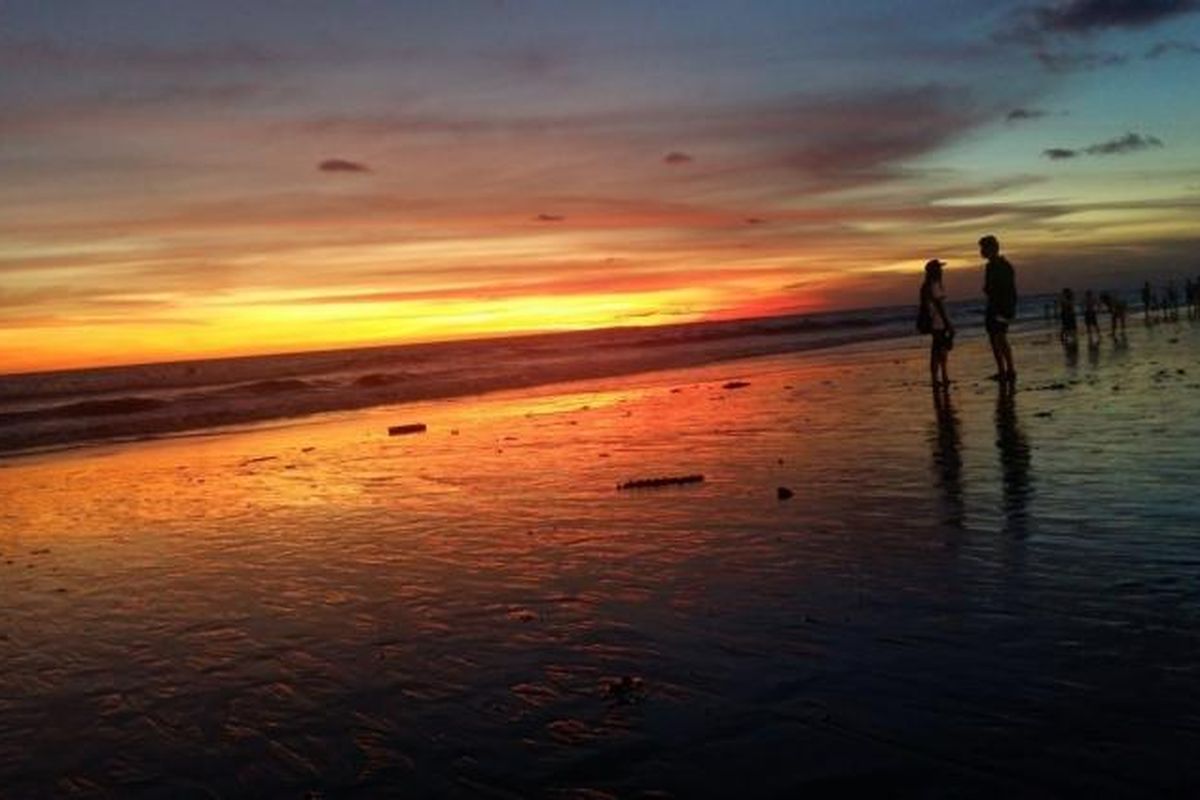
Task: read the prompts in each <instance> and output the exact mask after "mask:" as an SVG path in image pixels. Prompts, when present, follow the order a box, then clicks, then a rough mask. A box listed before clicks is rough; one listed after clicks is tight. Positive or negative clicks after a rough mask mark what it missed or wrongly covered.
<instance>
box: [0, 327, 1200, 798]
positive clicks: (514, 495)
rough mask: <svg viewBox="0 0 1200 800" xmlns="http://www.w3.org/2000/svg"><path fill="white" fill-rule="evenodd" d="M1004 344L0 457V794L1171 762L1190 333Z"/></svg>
mask: <svg viewBox="0 0 1200 800" xmlns="http://www.w3.org/2000/svg"><path fill="white" fill-rule="evenodd" d="M1013 342H1014V349H1015V352H1016V361H1017V369H1018V371H1019V379H1018V383H1017V387H1016V391H1015V392H1011V393H1009V392H1006V391H1004V390H1003V389H1002V388H1000V387H999V386H998V385H997V384H996V383H994V382H992V381H989V380H987V377H986V376H987V375H988V374H989V373H990V372H992V371H994V370H993V365H992V363H991V356H990V354H989V353H988V352H987V346H986V343H985V342H984V341H983V340H982V338H980V336H979V335H978V334H977V333H976V334H971V335H967V336H965V337H964V340H963V341H961V342H959V343H958V344H957V345H956V347H955V349H954V352H953V353H952V354H951V360H950V374H951V376H952V377H953V378H954V379H955V381H956V383H955V384H954V386H953V387H952V389H951V390H950V392H949V393H948V396H947V397H946V398H945V399H941V400H939V399H938V396H937V395H936V394H934V393H932V392H931V390H930V388H929V386H928V353H927V349H926V345H925V343H924V341H923V340H921V339H919V338H918V337H915V336H913V337H906V338H900V339H886V340H880V341H872V342H862V343H857V344H854V345H850V346H846V347H839V348H834V349H828V350H818V351H812V352H804V353H784V354H773V355H768V356H762V357H756V358H752V359H743V360H729V361H723V362H720V363H715V364H709V365H704V366H691V367H687V368H683V369H672V370H661V371H651V372H643V373H640V374H637V375H632V376H622V377H601V378H597V379H591V380H581V381H571V382H566V383H558V384H551V385H545V386H538V387H532V388H528V387H527V388H521V389H514V390H508V391H498V392H492V393H488V394H484V395H479V396H469V397H457V398H451V399H442V400H429V401H422V402H414V403H405V404H397V405H390V406H379V407H374V408H366V409H358V410H347V411H337V412H332V413H326V414H317V415H313V416H307V417H302V418H297V419H293V420H284V421H273V422H270V423H264V424H260V425H258V426H247V427H243V428H236V429H220V430H209V431H203V432H199V433H193V434H191V435H184V436H178V437H173V438H164V439H159V440H154V441H147V442H131V443H107V444H97V445H93V446H88V447H82V448H79V449H75V450H68V451H64V452H58V453H49V454H43V455H33V456H24V457H14V458H8V459H4V460H0V497H2V498H3V504H2V506H0V586H3V587H4V614H3V616H2V617H0V797H3V798H10V797H11V798H29V797H59V796H61V797H234V796H287V797H301V796H323V797H347V796H361V797H368V796H381V795H394V794H403V795H405V796H430V797H577V798H607V797H620V798H625V797H647V798H648V797H679V798H685V797H723V796H741V797H779V796H793V795H799V794H801V793H806V794H809V795H816V796H835V795H836V796H846V795H847V794H849V793H851V792H859V793H863V792H869V793H872V794H878V795H883V796H893V797H897V796H901V797H903V796H920V797H927V796H971V797H1015V796H1020V797H1063V796H1080V795H1083V794H1089V795H1093V796H1121V797H1142V796H1144V797H1158V796H1164V795H1185V794H1189V793H1191V792H1194V791H1196V790H1197V788H1200V766H1198V763H1200V762H1197V760H1196V758H1195V754H1196V752H1198V750H1200V680H1198V678H1200V662H1198V661H1197V656H1196V654H1197V653H1198V652H1200V625H1198V624H1197V623H1200V580H1198V578H1197V575H1198V574H1200V572H1198V567H1200V502H1198V501H1197V499H1196V475H1197V474H1200V414H1198V413H1197V411H1198V410H1200V324H1198V323H1191V322H1187V321H1186V320H1185V321H1183V322H1180V323H1174V324H1161V325H1156V326H1153V327H1146V326H1143V325H1142V324H1141V323H1140V320H1134V319H1131V321H1130V327H1129V333H1128V336H1127V338H1126V339H1125V340H1123V341H1122V342H1120V343H1115V342H1114V341H1113V340H1111V339H1110V338H1109V337H1108V336H1107V335H1106V336H1105V337H1103V339H1102V342H1101V344H1100V346H1099V347H1098V348H1095V349H1092V348H1089V347H1088V345H1087V343H1086V342H1083V343H1081V344H1080V346H1079V348H1078V349H1077V350H1076V351H1074V352H1070V351H1064V349H1063V348H1062V347H1061V346H1060V344H1059V342H1058V340H1057V338H1056V336H1055V334H1054V333H1053V332H1052V331H1051V330H1050V329H1049V328H1045V329H1040V328H1039V329H1035V330H1032V331H1029V332H1026V333H1022V334H1020V335H1018V336H1015V337H1014V339H1013ZM413 423H422V424H424V425H425V426H426V430H425V431H424V432H421V433H414V434H411V435H401V436H389V435H388V428H389V426H394V425H403V424H413ZM684 475H703V477H704V480H703V481H702V482H694V483H689V484H686V485H678V486H675V485H667V486H660V487H654V488H642V489H627V490H618V488H617V487H618V485H619V484H621V483H623V482H626V481H630V480H636V479H643V478H655V477H672V476H684ZM781 488H783V489H787V490H788V491H789V492H790V493H791V496H790V497H787V496H781V495H785V494H786V493H781V492H780V491H779V490H780V489H781Z"/></svg>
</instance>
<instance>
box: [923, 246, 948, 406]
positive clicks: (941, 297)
mask: <svg viewBox="0 0 1200 800" xmlns="http://www.w3.org/2000/svg"><path fill="white" fill-rule="evenodd" d="M944 265H945V264H944V262H942V261H938V260H937V259H936V258H933V259H930V260H929V261H927V262H926V263H925V281H924V282H923V283H922V284H921V313H922V314H923V315H925V316H926V318H927V319H928V320H929V334H930V336H931V337H932V339H931V340H930V344H929V378H930V381H931V382H932V383H933V386H934V388H937V387H939V386H949V385H950V375H949V374H948V373H947V371H946V360H947V356H948V355H949V354H950V348H951V347H953V346H954V323H952V322H951V321H950V315H949V314H947V313H946V304H945V300H946V290H945V289H944V288H943V287H942V267H943V266H944Z"/></svg>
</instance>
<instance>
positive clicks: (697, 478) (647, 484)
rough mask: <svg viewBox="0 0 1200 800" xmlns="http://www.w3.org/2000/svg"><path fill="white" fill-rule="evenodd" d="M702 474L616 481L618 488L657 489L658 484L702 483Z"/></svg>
mask: <svg viewBox="0 0 1200 800" xmlns="http://www.w3.org/2000/svg"><path fill="white" fill-rule="evenodd" d="M703 481H704V476H703V475H672V476H666V477H662V478H637V479H636V480H632V481H625V482H624V483H618V484H617V488H618V489H657V488H658V487H660V486H679V485H680V484H684V483H702V482H703Z"/></svg>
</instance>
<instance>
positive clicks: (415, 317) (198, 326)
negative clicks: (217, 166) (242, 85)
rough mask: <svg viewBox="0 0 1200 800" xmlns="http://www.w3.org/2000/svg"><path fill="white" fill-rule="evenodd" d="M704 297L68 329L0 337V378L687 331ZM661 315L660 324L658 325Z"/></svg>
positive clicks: (259, 312)
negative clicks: (587, 334)
mask: <svg viewBox="0 0 1200 800" xmlns="http://www.w3.org/2000/svg"><path fill="white" fill-rule="evenodd" d="M713 301H714V293H713V292H712V291H711V290H709V289H672V290H663V291H654V292H629V293H617V294H603V295H561V296H549V295H543V296H525V297H516V298H506V299H501V300H438V299H429V300H416V301H402V302H376V303H353V302H347V303H315V304H310V305H305V304H287V303H277V304H272V303H262V304H253V305H238V306H213V307H211V308H209V309H205V312H206V313H205V315H204V316H203V317H202V318H199V317H198V318H195V319H192V320H165V321H160V322H155V321H153V320H150V321H136V320H133V321H129V322H122V321H114V320H109V321H105V322H103V324H96V323H95V321H92V322H81V323H79V324H71V323H70V322H69V321H63V322H56V323H54V324H46V325H30V326H27V327H24V328H17V329H12V330H9V331H7V332H6V333H5V338H6V342H7V343H9V344H10V347H6V348H5V352H4V354H3V356H2V357H0V358H2V360H0V373H5V372H30V371H40V370H49V369H69V368H76V367H86V366H105V365H116V364H128V363H141V362H149V361H165V360H186V359H191V358H205V357H224V356H237V355H256V354H265V353H276V352H296V351H305V350H319V349H325V348H337V347H353V346H370V345H388V344H406V343H415V342H425V341H434V340H450V339H462V338H473V337H480V336H499V335H513V334H519V333H528V332H537V331H566V330H579V329H585V328H597V327H608V326H613V325H639V324H642V325H645V324H655V323H661V322H664V321H670V322H687V321H691V320H695V319H699V318H700V317H701V311H699V310H695V309H703V308H704V307H706V306H709V305H711V304H712V303H713ZM666 315H669V316H666Z"/></svg>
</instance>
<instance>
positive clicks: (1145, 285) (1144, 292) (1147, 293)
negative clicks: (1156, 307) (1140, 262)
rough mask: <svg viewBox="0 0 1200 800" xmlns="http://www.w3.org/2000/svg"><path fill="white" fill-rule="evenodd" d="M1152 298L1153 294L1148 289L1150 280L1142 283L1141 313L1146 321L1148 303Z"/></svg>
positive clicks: (1148, 314)
mask: <svg viewBox="0 0 1200 800" xmlns="http://www.w3.org/2000/svg"><path fill="white" fill-rule="evenodd" d="M1153 299H1154V294H1153V293H1152V292H1151V291H1150V281H1146V282H1145V283H1143V284H1142V314H1143V315H1144V317H1145V319H1146V322H1149V321H1150V304H1151V301H1152V300H1153Z"/></svg>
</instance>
